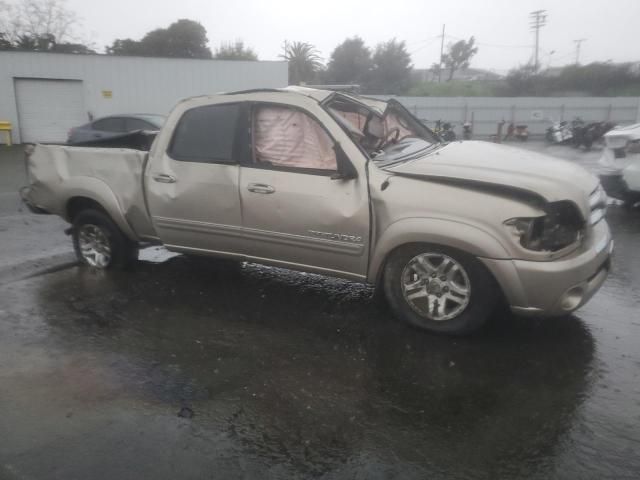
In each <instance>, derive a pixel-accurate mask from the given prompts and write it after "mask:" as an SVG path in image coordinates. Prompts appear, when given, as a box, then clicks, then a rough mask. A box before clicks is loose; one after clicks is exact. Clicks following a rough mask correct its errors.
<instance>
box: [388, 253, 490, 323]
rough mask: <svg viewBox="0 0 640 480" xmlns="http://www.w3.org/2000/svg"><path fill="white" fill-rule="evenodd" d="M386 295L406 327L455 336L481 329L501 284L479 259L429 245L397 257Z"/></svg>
mask: <svg viewBox="0 0 640 480" xmlns="http://www.w3.org/2000/svg"><path fill="white" fill-rule="evenodd" d="M384 290H385V294H386V297H387V300H388V301H389V304H390V305H391V308H392V309H393V310H394V312H395V313H396V314H397V315H398V316H399V317H401V318H402V319H404V320H405V321H406V322H408V323H409V324H411V325H413V326H416V327H419V328H422V329H425V330H429V331H431V332H436V333H444V334H450V335H465V334H469V333H472V332H474V331H476V330H478V329H479V328H481V327H482V326H483V325H484V324H485V322H486V321H487V319H488V318H489V316H490V315H491V313H492V311H493V310H494V307H495V305H496V302H497V300H498V298H499V288H498V286H497V284H496V282H495V281H494V279H493V277H492V276H491V274H490V273H489V272H488V271H487V269H486V268H485V267H484V265H482V264H481V263H480V262H479V261H478V260H477V259H476V258H474V257H473V256H471V255H469V254H466V253H464V252H460V251H458V250H454V249H450V248H446V247H442V246H437V245H427V244H422V245H411V246H406V247H402V248H400V249H398V250H396V251H395V252H393V253H392V255H391V257H390V258H389V260H388V261H387V263H386V265H385V270H384Z"/></svg>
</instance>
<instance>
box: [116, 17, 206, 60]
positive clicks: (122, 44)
mask: <svg viewBox="0 0 640 480" xmlns="http://www.w3.org/2000/svg"><path fill="white" fill-rule="evenodd" d="M207 42H208V40H207V31H206V30H205V28H204V27H203V26H202V25H201V24H200V23H198V22H196V21H194V20H188V19H186V18H183V19H180V20H178V21H177V22H174V23H172V24H171V25H169V27H167V28H157V29H155V30H152V31H150V32H149V33H147V34H146V35H145V36H144V37H142V40H140V41H136V40H132V39H130V38H126V39H116V40H114V42H113V43H112V44H111V46H110V47H107V53H108V54H110V55H142V56H147V57H178V58H211V50H209V47H207Z"/></svg>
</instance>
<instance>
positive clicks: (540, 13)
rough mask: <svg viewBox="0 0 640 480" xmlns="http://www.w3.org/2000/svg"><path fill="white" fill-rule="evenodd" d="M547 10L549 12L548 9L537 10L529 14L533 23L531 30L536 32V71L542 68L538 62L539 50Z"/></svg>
mask: <svg viewBox="0 0 640 480" xmlns="http://www.w3.org/2000/svg"><path fill="white" fill-rule="evenodd" d="M546 12H547V11H546V10H536V11H534V12H531V13H530V14H529V17H531V23H530V24H529V25H530V26H531V30H533V31H534V32H536V52H535V63H534V68H535V71H536V72H537V71H538V68H540V64H539V62H538V51H539V49H540V29H541V28H542V27H544V26H545V25H546V23H547V13H546Z"/></svg>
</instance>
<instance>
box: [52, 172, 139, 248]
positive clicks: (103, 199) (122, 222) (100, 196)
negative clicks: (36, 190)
mask: <svg viewBox="0 0 640 480" xmlns="http://www.w3.org/2000/svg"><path fill="white" fill-rule="evenodd" d="M66 191H67V198H66V200H65V202H64V215H65V219H66V220H67V221H68V222H69V223H73V219H74V218H75V216H76V215H77V214H78V213H79V212H80V211H82V210H85V209H89V208H91V209H96V210H100V211H102V212H104V213H106V214H107V215H108V216H109V218H111V220H113V222H114V223H115V224H116V225H117V226H118V228H120V230H121V231H122V233H123V234H124V235H125V236H126V237H127V238H128V239H129V240H132V241H138V236H137V235H136V233H135V232H134V231H133V229H132V228H131V226H130V225H129V223H128V222H127V220H126V219H125V217H124V215H123V214H122V210H121V209H120V205H119V203H118V199H117V198H116V196H115V194H114V193H113V192H112V191H111V189H110V188H109V187H108V186H107V185H106V184H105V183H104V182H102V181H100V180H98V179H95V178H86V177H84V178H82V183H81V184H80V183H78V184H76V185H73V184H72V185H68V186H67V187H66Z"/></svg>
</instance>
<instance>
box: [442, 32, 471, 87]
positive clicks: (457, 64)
mask: <svg viewBox="0 0 640 480" xmlns="http://www.w3.org/2000/svg"><path fill="white" fill-rule="evenodd" d="M476 53H478V47H476V46H475V38H473V37H470V38H469V40H459V41H457V42H456V43H452V44H449V47H448V49H447V53H445V54H444V55H443V57H442V61H443V63H444V65H445V66H446V67H447V68H448V69H449V78H448V79H447V81H451V80H453V74H454V73H456V70H459V69H461V68H469V65H470V63H471V58H473V56H474V55H475V54H476Z"/></svg>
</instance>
